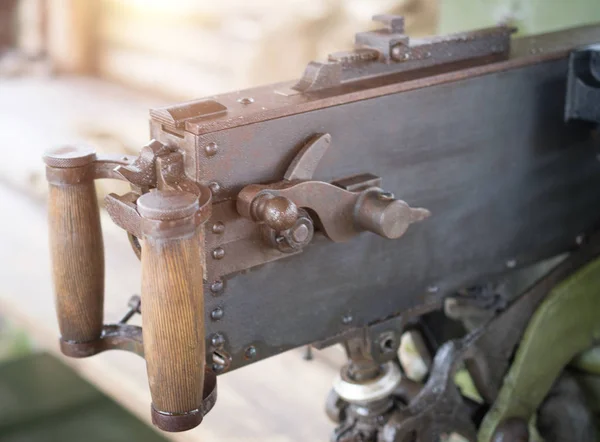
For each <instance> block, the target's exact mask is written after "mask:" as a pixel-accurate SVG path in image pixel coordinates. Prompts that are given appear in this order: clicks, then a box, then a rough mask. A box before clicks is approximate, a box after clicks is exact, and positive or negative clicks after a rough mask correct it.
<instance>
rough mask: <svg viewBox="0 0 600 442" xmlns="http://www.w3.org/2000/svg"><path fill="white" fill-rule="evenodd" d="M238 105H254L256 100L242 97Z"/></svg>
mask: <svg viewBox="0 0 600 442" xmlns="http://www.w3.org/2000/svg"><path fill="white" fill-rule="evenodd" d="M238 103H240V104H243V105H247V104H252V103H254V98H252V97H242V98H240V99H238Z"/></svg>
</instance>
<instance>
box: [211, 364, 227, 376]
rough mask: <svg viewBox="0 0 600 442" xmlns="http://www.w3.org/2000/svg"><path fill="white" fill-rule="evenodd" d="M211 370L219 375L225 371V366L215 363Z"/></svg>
mask: <svg viewBox="0 0 600 442" xmlns="http://www.w3.org/2000/svg"><path fill="white" fill-rule="evenodd" d="M211 368H212V371H214V372H215V373H221V372H222V371H223V370H224V369H225V366H224V365H223V364H217V363H216V362H213V364H212V367H211Z"/></svg>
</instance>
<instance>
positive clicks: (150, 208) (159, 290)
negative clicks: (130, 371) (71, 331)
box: [137, 191, 205, 431]
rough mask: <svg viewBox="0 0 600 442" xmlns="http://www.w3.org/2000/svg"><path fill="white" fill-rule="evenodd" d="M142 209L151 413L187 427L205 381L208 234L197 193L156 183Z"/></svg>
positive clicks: (158, 421)
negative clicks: (157, 186) (157, 188)
mask: <svg viewBox="0 0 600 442" xmlns="http://www.w3.org/2000/svg"><path fill="white" fill-rule="evenodd" d="M137 205H138V211H139V213H140V215H141V216H142V234H143V238H142V239H143V242H142V306H143V314H142V323H143V327H142V330H143V336H144V354H145V358H146V365H147V370H148V380H149V383H150V393H151V395H152V410H151V411H152V421H153V423H154V424H155V425H156V426H157V427H159V428H160V429H162V430H165V431H185V430H189V429H190V428H193V427H195V426H197V425H198V424H200V422H201V421H202V417H203V415H202V412H201V407H202V398H203V395H202V393H203V392H202V387H203V383H204V367H205V342H204V334H205V333H204V299H203V285H202V281H203V264H202V262H203V261H202V260H203V253H204V237H203V235H204V234H203V230H202V225H201V222H202V221H204V220H205V217H202V216H200V215H201V210H202V209H201V206H200V204H199V201H198V197H197V196H196V195H193V194H191V193H187V192H181V191H154V192H150V193H147V194H144V195H142V196H141V197H140V198H139V199H138V201H137Z"/></svg>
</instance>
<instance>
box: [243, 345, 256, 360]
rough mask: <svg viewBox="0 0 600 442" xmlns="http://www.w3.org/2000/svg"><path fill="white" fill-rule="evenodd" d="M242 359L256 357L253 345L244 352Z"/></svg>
mask: <svg viewBox="0 0 600 442" xmlns="http://www.w3.org/2000/svg"><path fill="white" fill-rule="evenodd" d="M244 357H245V358H246V359H254V357H256V347H255V346H254V345H251V346H250V347H248V348H247V349H246V351H245V352H244Z"/></svg>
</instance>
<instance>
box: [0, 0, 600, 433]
mask: <svg viewBox="0 0 600 442" xmlns="http://www.w3.org/2000/svg"><path fill="white" fill-rule="evenodd" d="M376 13H390V14H398V15H404V16H405V18H406V28H407V33H408V34H409V35H410V36H412V37H418V36H425V35H432V34H437V33H450V32H456V31H462V30H468V29H474V28H480V27H486V26H492V25H495V24H498V23H509V24H513V25H515V26H517V27H518V28H519V34H521V35H523V34H536V33H543V32H547V31H552V30H557V29H561V28H565V27H570V26H575V25H579V24H585V23H594V22H600V6H599V3H598V0H284V1H282V0H252V1H250V0H219V1H202V0H123V1H118V0H0V155H1V160H0V203H1V206H0V207H1V208H2V211H3V216H2V217H1V218H0V281H2V284H0V315H1V316H0V441H11V442H12V441H14V442H17V441H26V442H29V441H31V442H37V441H79V440H83V439H84V438H85V440H87V441H88V442H91V441H96V440H97V441H127V440H144V441H153V440H157V441H159V440H166V439H165V437H167V436H168V437H171V438H172V439H173V440H186V441H242V440H244V441H252V440H256V441H259V440H260V441H272V442H275V441H307V440H308V441H313V440H327V437H328V434H329V431H330V430H331V429H332V425H331V424H330V423H329V422H328V421H327V419H326V417H325V414H324V412H323V403H324V399H325V396H326V394H327V392H328V390H329V388H330V386H331V380H332V378H333V376H334V373H335V371H336V370H337V369H338V368H339V366H340V365H341V364H342V363H343V360H344V357H343V355H342V354H341V352H340V351H338V350H337V349H335V348H334V349H328V350H327V351H323V352H315V354H314V359H313V360H312V361H311V362H310V363H309V362H307V361H305V360H304V359H303V352H302V351H301V350H297V351H293V352H290V353H286V354H283V355H281V356H278V357H276V358H272V359H269V360H266V361H263V362H260V363H257V364H254V365H252V366H251V367H248V368H246V369H244V370H241V371H239V372H233V373H231V374H227V375H225V376H223V377H222V378H220V384H219V396H220V398H219V402H218V404H217V406H216V408H215V410H214V411H213V412H211V414H210V415H209V417H207V419H206V420H205V423H203V425H202V427H201V428H199V429H196V430H194V431H191V432H188V433H184V434H179V435H159V434H158V433H156V432H154V431H153V430H152V429H151V428H150V427H149V426H147V425H146V423H147V421H148V419H149V405H148V404H149V403H150V402H149V393H148V391H147V384H146V378H145V367H144V363H143V361H142V360H141V359H139V358H136V357H135V356H133V355H129V354H122V353H113V354H103V355H100V356H96V357H94V358H91V359H89V360H81V361H75V360H64V359H62V358H60V356H59V352H58V347H57V336H58V331H57V325H56V321H55V315H54V310H53V308H54V307H53V301H52V291H51V286H50V273H49V269H50V267H49V260H48V250H47V237H46V221H45V206H44V204H45V192H46V185H45V180H44V176H43V168H42V164H41V160H40V157H41V155H42V153H43V151H44V150H46V149H47V148H49V147H52V146H56V145H60V144H69V143H86V144H91V145H93V146H94V147H96V149H97V150H98V151H100V152H119V153H129V154H136V153H137V152H138V150H139V148H140V147H141V146H142V145H143V144H145V143H146V141H147V137H148V123H147V116H148V109H149V108H151V107H157V106H161V105H165V104H169V103H174V102H177V101H183V100H191V99H194V98H199V97H201V96H206V95H213V94H217V93H221V92H226V91H231V90H235V89H241V88H247V87H251V86H256V85H259V84H265V83H270V82H278V81H283V80H290V79H294V78H298V77H299V76H300V75H301V73H302V71H303V69H304V67H305V66H306V64H307V63H308V62H309V61H310V60H313V59H322V58H324V57H326V55H327V54H328V53H329V52H333V51H336V50H341V49H346V48H349V47H351V45H352V41H353V35H354V33H355V32H358V31H362V30H367V29H370V28H372V27H373V24H372V23H371V16H372V15H373V14H376ZM102 186H106V184H102ZM113 190H114V189H113V188H110V189H108V188H106V187H102V188H100V193H101V194H103V193H106V192H108V191H113ZM103 228H104V234H105V243H106V248H107V254H106V260H107V287H106V293H107V301H106V320H107V321H116V320H118V319H119V318H120V317H121V316H122V315H123V314H124V313H125V311H126V309H127V307H126V304H127V300H128V298H129V295H131V294H132V293H135V292H136V291H137V290H138V287H139V263H138V262H137V260H136V258H135V256H134V255H133V253H131V250H130V249H129V245H128V243H127V240H126V238H125V235H124V234H123V233H122V232H121V231H119V229H118V228H116V227H115V226H114V225H113V224H112V223H111V222H110V221H109V222H104V220H103ZM136 320H138V321H139V318H137V319H136ZM404 351H405V358H406V357H407V356H406V355H408V359H409V360H410V357H409V356H410V353H411V346H410V342H408V343H407V344H406V346H405V347H404ZM65 364H68V365H65ZM409 364H410V362H409ZM419 364H420V361H417V360H415V361H414V369H415V371H417V372H418V371H419V370H420V369H421V368H420V365H419ZM138 418H139V419H138ZM140 419H141V420H140ZM142 421H145V422H142Z"/></svg>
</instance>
